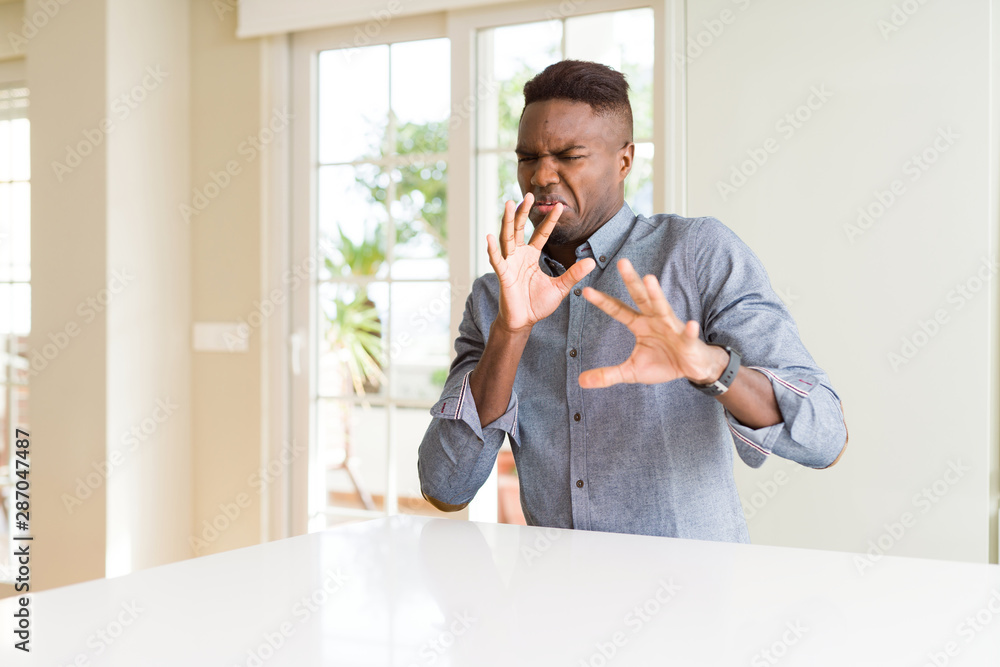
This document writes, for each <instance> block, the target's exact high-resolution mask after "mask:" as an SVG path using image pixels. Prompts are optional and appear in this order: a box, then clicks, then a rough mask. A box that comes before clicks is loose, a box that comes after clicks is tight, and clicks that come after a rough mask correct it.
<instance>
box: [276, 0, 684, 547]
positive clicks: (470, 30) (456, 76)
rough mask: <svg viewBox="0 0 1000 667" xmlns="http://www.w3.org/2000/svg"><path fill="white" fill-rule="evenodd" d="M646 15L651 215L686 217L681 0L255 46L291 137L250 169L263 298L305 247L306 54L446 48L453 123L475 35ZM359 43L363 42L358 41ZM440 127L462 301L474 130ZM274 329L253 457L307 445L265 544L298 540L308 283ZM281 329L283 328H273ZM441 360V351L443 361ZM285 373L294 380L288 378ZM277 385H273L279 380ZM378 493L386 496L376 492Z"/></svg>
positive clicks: (309, 218)
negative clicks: (256, 179)
mask: <svg viewBox="0 0 1000 667" xmlns="http://www.w3.org/2000/svg"><path fill="white" fill-rule="evenodd" d="M642 7H650V8H652V9H653V15H654V22H655V28H654V35H655V37H654V66H653V79H654V81H653V95H654V104H653V142H654V144H655V146H656V151H655V153H654V156H653V183H654V186H653V206H654V210H655V211H656V212H674V213H679V214H681V215H684V214H685V211H686V189H687V188H686V182H685V172H686V168H685V166H686V152H685V141H684V137H685V131H684V129H685V122H684V118H685V113H684V110H685V95H684V90H685V77H684V68H683V67H681V66H679V65H677V64H676V63H675V61H674V58H673V54H675V53H683V44H684V37H685V10H684V1H683V0H646V1H641V0H636V1H630V0H586V2H583V1H582V0H561V1H552V2H542V3H537V2H519V3H509V4H504V5H497V6H494V7H487V8H471V9H461V10H455V11H448V12H437V13H433V14H425V15H419V16H413V17H397V18H395V19H394V20H392V21H390V22H388V23H385V24H383V25H380V26H379V30H378V32H377V34H376V35H373V36H371V37H370V38H368V39H367V40H366V41H364V43H363V44H358V42H356V41H355V40H356V39H357V38H358V34H359V32H358V30H357V29H358V28H361V29H362V30H363V29H364V27H365V24H364V23H362V24H354V25H344V26H337V27H333V28H327V29H322V30H310V31H306V32H300V33H296V34H294V35H292V36H291V37H286V36H280V37H270V38H267V40H266V41H265V48H264V77H265V84H266V85H264V86H263V87H262V89H263V95H262V113H265V114H268V113H270V112H271V110H272V109H275V108H281V107H287V106H289V105H290V106H291V109H292V113H293V121H292V130H293V131H292V133H291V138H290V145H289V146H275V147H274V150H272V151H271V152H270V155H269V156H268V157H267V159H266V160H265V161H264V162H263V164H262V170H263V173H262V177H263V179H264V181H263V182H264V183H265V187H264V190H265V191H266V192H267V193H269V194H262V196H263V197H264V202H262V203H263V204H264V206H263V210H264V213H265V218H266V219H265V222H264V229H263V230H262V234H263V238H264V239H265V240H266V242H267V243H266V245H265V247H266V248H267V249H268V250H267V253H266V257H265V258H263V260H264V261H265V264H266V267H265V269H266V270H265V271H264V272H263V275H265V283H266V284H265V288H267V286H268V285H280V284H282V283H281V282H280V280H281V276H282V275H283V274H286V273H287V272H288V271H289V270H290V269H291V267H293V266H295V265H296V264H297V263H301V262H302V260H303V259H304V258H307V257H308V256H309V253H310V252H312V249H313V248H315V246H316V239H315V238H313V233H314V230H315V221H316V210H315V204H314V202H315V197H314V195H313V193H314V192H315V187H316V184H315V171H314V169H313V165H315V163H316V146H317V141H316V118H315V114H314V109H315V108H316V107H315V99H316V70H317V59H318V53H319V52H320V51H323V50H327V49H334V48H343V47H345V46H347V47H349V46H352V45H363V46H369V45H375V44H387V43H393V42H400V41H412V40H418V39H433V38H440V37H447V38H448V39H449V40H450V48H451V104H452V110H453V113H456V112H459V113H460V112H461V110H462V109H463V108H468V106H467V105H468V104H469V102H471V101H474V100H475V95H476V90H477V68H476V62H477V60H476V33H477V31H478V30H480V29H483V28H491V27H499V26H505V25H514V24H520V23H529V22H534V21H539V20H545V19H546V18H553V17H559V18H564V17H569V16H578V15H585V14H595V13H603V12H611V11H621V10H628V9H637V8H642ZM361 34H363V33H361ZM465 116H466V117H463V118H462V121H461V122H457V123H454V122H453V124H452V126H451V129H450V133H449V147H448V210H447V226H448V247H447V252H448V261H449V266H450V272H449V281H450V284H451V287H452V293H453V294H455V295H465V294H468V291H469V288H470V286H471V284H472V281H473V280H474V278H475V276H476V275H477V274H476V268H477V267H476V257H477V256H478V255H479V254H482V253H483V249H482V248H480V247H479V246H480V245H482V243H484V241H482V240H481V239H478V238H475V236H476V234H475V221H476V219H477V218H476V206H477V202H476V197H475V187H476V183H475V168H476V165H475V145H476V143H475V140H476V136H475V122H474V120H475V118H474V116H473V114H472V113H466V114H465ZM288 297H289V299H288V301H287V303H288V307H287V312H286V313H284V314H285V315H287V319H286V318H282V317H275V318H272V320H273V321H272V323H271V324H270V325H269V330H268V332H266V334H265V335H267V336H268V341H267V342H266V343H265V345H264V348H265V352H264V354H265V356H266V357H267V358H266V359H265V360H264V367H265V369H266V373H267V376H266V378H265V379H267V378H273V379H272V380H270V381H267V382H265V385H267V386H266V387H265V389H264V391H265V394H266V395H265V397H264V400H265V402H266V406H267V408H266V410H265V412H267V413H268V414H269V415H270V418H269V420H268V423H267V425H266V429H265V433H266V434H267V435H266V438H265V443H264V445H263V448H262V456H264V457H267V458H266V459H265V461H264V462H265V463H266V461H267V460H270V459H273V458H274V457H275V456H277V455H278V453H280V451H281V448H282V447H283V446H287V443H295V444H297V445H304V444H306V443H308V447H309V449H310V456H298V457H294V458H292V460H291V463H290V465H289V466H288V468H287V469H286V474H285V476H284V478H283V479H282V480H279V481H278V482H277V483H275V484H274V485H273V486H272V488H271V489H270V493H268V494H267V495H266V498H265V507H264V508H263V509H262V513H263V516H262V528H263V534H264V535H265V536H266V539H274V538H278V537H287V536H291V535H299V534H303V533H305V532H307V529H308V507H309V498H308V493H309V489H310V485H309V474H310V471H309V462H310V460H311V458H312V451H311V450H312V449H313V448H314V447H315V446H316V434H315V432H313V429H314V420H313V419H311V417H310V414H309V411H310V409H311V398H312V396H313V394H314V391H315V383H316V378H315V369H314V368H313V367H312V362H313V361H314V360H315V359H317V352H318V341H317V340H316V339H315V337H314V336H311V335H310V334H311V332H312V326H311V324H310V323H311V322H312V318H313V317H314V315H315V311H314V305H315V303H316V301H315V298H316V295H315V289H314V283H313V282H312V281H309V284H308V286H306V285H303V286H302V287H300V288H299V289H297V290H294V291H290V292H289V294H288ZM464 306H465V303H464V296H461V297H459V298H453V299H452V302H451V322H450V325H451V340H454V339H455V338H456V337H457V336H458V325H459V323H460V322H461V318H462V313H463V310H464ZM282 320H283V321H282ZM452 353H453V351H452ZM293 366H294V368H293ZM286 378H287V379H288V380H287V383H286V382H285V379H286ZM387 446H388V447H389V450H388V452H387V465H388V466H393V465H394V457H393V447H394V443H393V439H392V437H391V434H390V437H389V439H388V443H387ZM322 488H323V487H322V485H319V484H313V485H312V490H313V492H316V491H317V490H322ZM387 493H388V490H387ZM496 496H497V481H496V469H495V467H494V471H493V473H492V474H491V476H490V478H489V479H488V480H487V482H486V483H485V484H484V485H483V487H482V488H481V489H480V491H479V493H478V494H477V495H476V498H475V499H474V500H473V502H472V503H470V506H469V510H468V517H469V518H470V519H472V520H479V521H496V509H497V499H496Z"/></svg>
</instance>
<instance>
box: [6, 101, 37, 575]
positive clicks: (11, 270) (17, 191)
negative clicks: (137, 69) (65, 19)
mask: <svg viewBox="0 0 1000 667" xmlns="http://www.w3.org/2000/svg"><path fill="white" fill-rule="evenodd" d="M27 110H28V89H27V88H25V87H24V86H22V85H7V86H6V87H0V345H2V349H0V373H2V378H3V381H2V383H0V518H2V523H0V543H2V544H3V545H4V550H3V555H2V557H0V581H13V574H12V568H11V565H12V563H13V560H12V555H13V541H12V540H11V535H12V533H13V529H14V511H13V508H14V503H15V501H16V499H15V497H14V491H13V486H14V482H15V481H16V479H17V478H16V477H15V476H14V475H15V470H14V466H15V463H14V454H13V449H14V448H13V447H12V444H13V443H14V440H15V436H14V432H15V430H16V429H18V428H21V429H24V430H28V421H27V419H28V372H29V364H28V359H27V358H26V357H25V355H26V354H27V336H28V333H29V332H30V330H31V283H30V281H31V226H30V218H31V213H30V206H31V185H30V178H31V169H30V160H29V157H30V155H29V141H30V132H29V129H30V128H29V123H28V117H27Z"/></svg>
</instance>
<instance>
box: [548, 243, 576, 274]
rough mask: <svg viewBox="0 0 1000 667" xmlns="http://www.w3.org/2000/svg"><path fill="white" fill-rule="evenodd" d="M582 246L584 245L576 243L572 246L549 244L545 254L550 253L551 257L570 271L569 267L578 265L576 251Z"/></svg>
mask: <svg viewBox="0 0 1000 667" xmlns="http://www.w3.org/2000/svg"><path fill="white" fill-rule="evenodd" d="M581 245H583V243H574V244H571V245H554V244H552V243H547V244H546V245H545V252H547V253H549V257H551V258H552V259H554V260H556V261H557V262H559V263H560V264H562V265H563V266H565V267H566V268H567V269H569V267H571V266H573V264H574V263H576V249H577V247H579V246H581Z"/></svg>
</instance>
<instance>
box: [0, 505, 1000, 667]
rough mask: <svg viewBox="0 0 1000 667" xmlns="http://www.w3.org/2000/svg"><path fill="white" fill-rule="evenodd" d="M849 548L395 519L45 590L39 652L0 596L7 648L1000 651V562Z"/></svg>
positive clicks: (507, 655)
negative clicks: (19, 637)
mask: <svg viewBox="0 0 1000 667" xmlns="http://www.w3.org/2000/svg"><path fill="white" fill-rule="evenodd" d="M855 558H856V556H855V555H854V554H848V553H840V552H832V551H812V550H806V549H790V548H779V547H767V546H757V545H741V544H727V543H717V542H706V541H697V540H682V539H672V538H660V537H644V536H635V535H619V534H614V533H600V532H589V531H573V530H557V529H542V528H532V527H525V526H511V525H495V524H486V523H473V522H466V521H459V520H450V519H428V518H423V517H413V516H394V517H390V518H385V519H378V520H373V521H366V522H362V523H353V524H348V525H345V526H342V527H339V528H335V529H332V530H328V531H325V532H322V533H315V534H311V535H305V536H301V537H295V538H291V539H287V540H281V541H277V542H272V543H269V544H264V545H260V546H254V547H249V548H245V549H238V550H235V551H230V552H227V553H223V554H218V555H215V556H206V557H203V558H197V559H192V560H188V561H183V562H180V563H175V564H172V565H166V566H163V567H157V568H152V569H148V570H144V571H141V572H137V573H135V574H131V575H129V576H125V577H119V578H115V579H106V580H99V581H92V582H87V583H83V584H77V585H75V586H67V587H64V588H59V589H54V590H51V591H45V592H43V593H39V594H37V595H35V597H34V599H33V601H32V604H31V606H32V610H33V626H32V646H33V649H34V650H33V652H32V653H31V655H30V658H28V659H25V658H26V656H24V655H23V654H22V653H21V652H19V651H15V650H14V649H13V648H12V643H13V639H12V636H11V634H10V629H11V627H12V622H11V614H12V613H13V610H14V609H15V601H14V600H13V599H5V600H2V601H0V637H2V642H3V643H2V646H0V664H2V665H4V666H5V667H6V666H7V665H18V664H37V665H58V666H63V665H72V664H79V665H87V664H92V665H122V666H128V667H147V666H151V665H184V666H187V665H219V666H220V667H230V666H233V665H241V666H245V667H246V666H258V667H259V666H264V665H266V666H268V667H270V666H272V665H294V666H296V667H305V666H309V665H352V666H353V665H384V666H399V667H407V666H409V665H415V666H418V667H423V666H424V665H438V666H443V665H462V666H465V665H475V666H479V665H545V666H546V667H549V666H555V665H567V666H569V667H579V666H581V665H592V666H594V667H600V666H602V665H608V666H617V665H643V666H648V665H683V666H697V665H726V666H732V665H750V666H751V667H753V666H756V665H774V664H779V665H809V666H815V665H837V666H838V667H844V666H856V665H879V666H880V667H883V666H886V665H912V666H915V667H920V666H922V665H925V664H930V665H934V664H935V662H933V661H931V658H930V657H928V654H932V655H935V656H936V660H937V663H936V664H937V665H945V664H947V665H976V666H985V665H1000V566H996V565H974V564H963V563H953V562H945V561H931V560H922V559H912V558H899V557H890V556H886V557H883V558H882V559H881V560H879V561H878V562H876V563H874V564H873V565H871V567H868V568H867V569H865V570H864V573H863V574H860V573H859V570H858V567H857V565H856V561H855ZM324 587H325V588H324ZM991 601H992V609H991ZM977 614H978V615H979V620H978V621H976V620H975V618H976V616H977ZM967 618H972V619H973V621H972V622H971V623H970V621H968V620H966V619H967ZM983 621H985V622H983ZM972 623H975V626H973V625H972ZM974 628H978V629H974ZM100 633H103V637H104V638H103V639H102V634H100ZM949 642H952V644H951V645H949ZM272 645H273V646H276V648H272ZM949 649H950V650H951V652H952V653H953V654H954V655H951V656H949V655H947V650H949ZM764 651H768V652H769V653H768V654H767V655H765V653H764Z"/></svg>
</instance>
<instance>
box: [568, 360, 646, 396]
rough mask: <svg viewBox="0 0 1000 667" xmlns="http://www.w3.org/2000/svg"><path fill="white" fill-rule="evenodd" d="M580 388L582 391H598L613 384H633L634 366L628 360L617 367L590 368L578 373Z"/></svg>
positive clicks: (634, 380)
mask: <svg viewBox="0 0 1000 667" xmlns="http://www.w3.org/2000/svg"><path fill="white" fill-rule="evenodd" d="M579 382H580V386H581V387H583V388H584V389H599V388H601V387H610V386H611V385H614V384H621V383H628V384H631V383H634V382H636V379H635V366H634V365H633V364H632V360H631V359H629V360H628V361H626V362H625V363H622V364H618V365H617V366H604V367H603V368H592V369H590V370H589V371H584V372H582V373H580V378H579Z"/></svg>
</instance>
